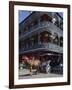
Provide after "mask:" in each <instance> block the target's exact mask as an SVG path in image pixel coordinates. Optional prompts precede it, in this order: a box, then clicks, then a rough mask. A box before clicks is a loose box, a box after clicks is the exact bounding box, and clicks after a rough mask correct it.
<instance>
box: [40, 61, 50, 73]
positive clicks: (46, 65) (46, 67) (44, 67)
mask: <svg viewBox="0 0 72 90" xmlns="http://www.w3.org/2000/svg"><path fill="white" fill-rule="evenodd" d="M39 69H40V72H45V73H49V72H50V69H51V66H50V61H44V62H42V64H41V65H40V67H39Z"/></svg>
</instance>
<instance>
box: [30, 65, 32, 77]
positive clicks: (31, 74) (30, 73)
mask: <svg viewBox="0 0 72 90" xmlns="http://www.w3.org/2000/svg"><path fill="white" fill-rule="evenodd" d="M30 75H31V76H32V66H30Z"/></svg>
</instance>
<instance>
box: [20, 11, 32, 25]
mask: <svg viewBox="0 0 72 90" xmlns="http://www.w3.org/2000/svg"><path fill="white" fill-rule="evenodd" d="M29 14H30V12H29V11H24V10H19V23H20V22H21V21H23V20H24V19H25V18H26V17H27V16H28V15H29Z"/></svg>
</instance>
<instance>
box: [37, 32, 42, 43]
mask: <svg viewBox="0 0 72 90" xmlns="http://www.w3.org/2000/svg"><path fill="white" fill-rule="evenodd" d="M38 44H41V41H40V33H38Z"/></svg>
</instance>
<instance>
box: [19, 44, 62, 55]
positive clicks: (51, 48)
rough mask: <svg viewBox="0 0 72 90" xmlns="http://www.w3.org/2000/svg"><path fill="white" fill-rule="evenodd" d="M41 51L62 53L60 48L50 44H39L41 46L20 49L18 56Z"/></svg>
mask: <svg viewBox="0 0 72 90" xmlns="http://www.w3.org/2000/svg"><path fill="white" fill-rule="evenodd" d="M41 50H42V51H53V52H57V53H63V47H60V46H58V45H55V44H52V43H41V44H35V45H34V46H29V47H27V48H22V49H20V50H19V54H24V53H29V52H35V51H41Z"/></svg>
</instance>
